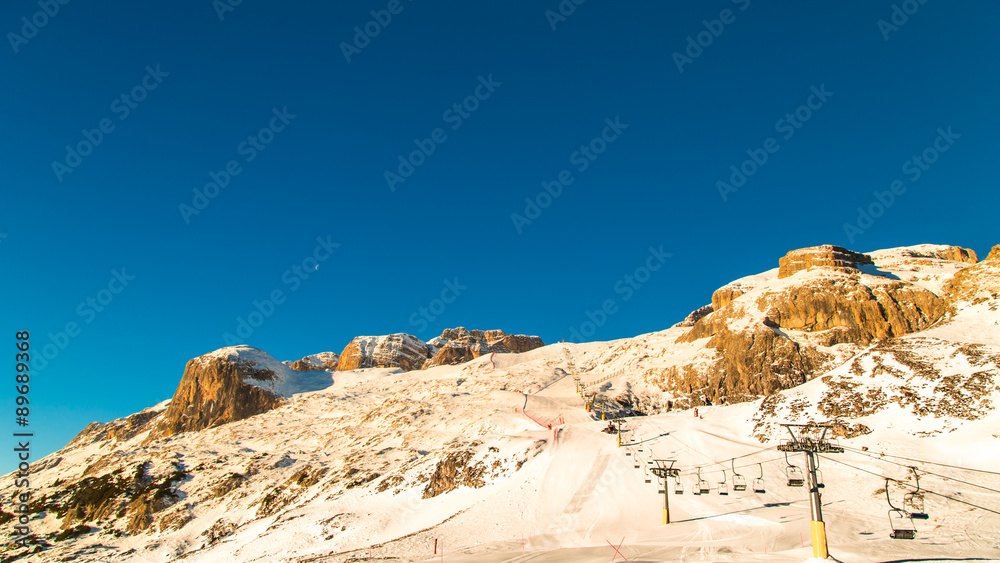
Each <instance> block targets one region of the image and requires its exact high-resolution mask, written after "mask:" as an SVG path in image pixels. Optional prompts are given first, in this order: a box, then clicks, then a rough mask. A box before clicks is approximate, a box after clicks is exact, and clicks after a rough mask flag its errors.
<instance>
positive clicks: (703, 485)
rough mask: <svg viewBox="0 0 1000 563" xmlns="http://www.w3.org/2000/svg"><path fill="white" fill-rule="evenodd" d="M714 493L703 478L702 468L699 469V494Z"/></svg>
mask: <svg viewBox="0 0 1000 563" xmlns="http://www.w3.org/2000/svg"><path fill="white" fill-rule="evenodd" d="M710 492H712V490H711V489H710V488H709V486H708V481H706V480H704V479H702V478H701V468H700V467H699V468H698V494H701V495H707V494H708V493H710Z"/></svg>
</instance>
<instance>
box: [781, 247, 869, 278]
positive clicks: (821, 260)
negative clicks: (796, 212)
mask: <svg viewBox="0 0 1000 563" xmlns="http://www.w3.org/2000/svg"><path fill="white" fill-rule="evenodd" d="M865 264H872V258H871V256H868V255H867V254H861V253H860V252H853V251H850V250H847V249H846V248H841V247H839V246H833V245H831V244H825V245H822V246H811V247H809V248H800V249H799V250H792V251H791V252H789V253H788V254H786V255H785V256H784V257H782V258H780V259H779V260H778V279H783V278H787V277H789V276H791V275H794V274H795V273H796V272H801V271H802V270H809V269H810V268H823V269H825V270H829V271H837V272H846V273H852V272H857V271H858V268H859V267H860V266H862V265H865Z"/></svg>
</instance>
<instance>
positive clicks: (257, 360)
mask: <svg viewBox="0 0 1000 563" xmlns="http://www.w3.org/2000/svg"><path fill="white" fill-rule="evenodd" d="M212 359H225V360H227V361H230V362H239V363H242V364H244V365H245V366H247V367H248V368H251V371H264V370H267V371H270V372H272V373H273V374H274V375H273V376H271V377H267V378H266V379H255V378H253V377H247V378H244V380H243V382H244V383H248V384H250V385H253V386H255V387H259V388H261V389H265V390H267V391H270V392H271V393H274V394H276V395H278V396H280V397H285V398H289V397H291V396H292V395H297V394H299V393H308V392H311V391H318V390H321V389H326V388H327V387H330V386H331V385H333V372H331V371H327V370H315V371H296V370H294V369H292V368H290V367H288V366H287V365H285V364H284V363H283V362H280V361H278V360H276V359H274V358H273V357H272V356H271V355H270V354H268V353H267V352H265V351H263V350H260V349H257V348H253V347H251V346H246V345H240V346H229V347H226V348H220V349H218V350H215V351H214V352H209V353H208V354H205V355H203V356H200V357H198V358H197V361H199V362H208V361H210V360H212Z"/></svg>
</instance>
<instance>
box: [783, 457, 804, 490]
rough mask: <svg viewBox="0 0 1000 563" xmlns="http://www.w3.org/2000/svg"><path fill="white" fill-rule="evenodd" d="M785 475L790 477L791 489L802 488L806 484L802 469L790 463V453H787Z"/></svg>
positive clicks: (789, 484)
mask: <svg viewBox="0 0 1000 563" xmlns="http://www.w3.org/2000/svg"><path fill="white" fill-rule="evenodd" d="M785 464H786V465H787V467H786V468H785V474H786V476H787V477H788V486H789V487H802V486H805V484H806V479H805V476H804V475H803V473H802V468H800V467H799V466H797V465H792V462H790V461H788V452H785Z"/></svg>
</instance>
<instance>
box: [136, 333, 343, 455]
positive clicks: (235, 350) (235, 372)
mask: <svg viewBox="0 0 1000 563" xmlns="http://www.w3.org/2000/svg"><path fill="white" fill-rule="evenodd" d="M332 383H333V380H332V379H331V378H330V377H329V374H328V373H326V372H299V371H295V370H293V369H291V368H289V367H288V366H286V365H284V364H282V363H281V362H279V361H277V360H275V359H274V358H272V357H271V356H270V355H268V354H267V353H266V352H264V351H262V350H258V349H256V348H251V347H250V346H232V347H228V348H222V349H220V350H216V351H215V352H211V353H209V354H205V355H204V356H199V357H197V358H194V359H193V360H190V361H189V362H188V363H187V366H186V367H185V368H184V375H183V376H181V382H180V385H178V386H177V391H176V392H175V393H174V396H173V398H172V399H171V400H170V406H169V407H168V408H167V410H166V412H165V413H164V415H163V418H162V420H160V421H159V423H158V424H157V425H156V427H155V428H154V429H153V430H152V431H151V435H150V437H151V438H159V437H164V436H170V435H172V434H176V433H179V432H188V431H192V430H201V429H204V428H211V427H213V426H219V425H220V424H226V423H227V422H234V421H237V420H242V419H244V418H248V417H251V416H254V415H257V414H260V413H263V412H267V411H269V410H271V409H273V408H275V407H277V406H278V405H280V404H282V402H283V401H284V397H290V396H291V395H292V394H294V393H301V392H306V391H314V390H318V389H323V388H325V387H328V386H329V385H331V384H332Z"/></svg>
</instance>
